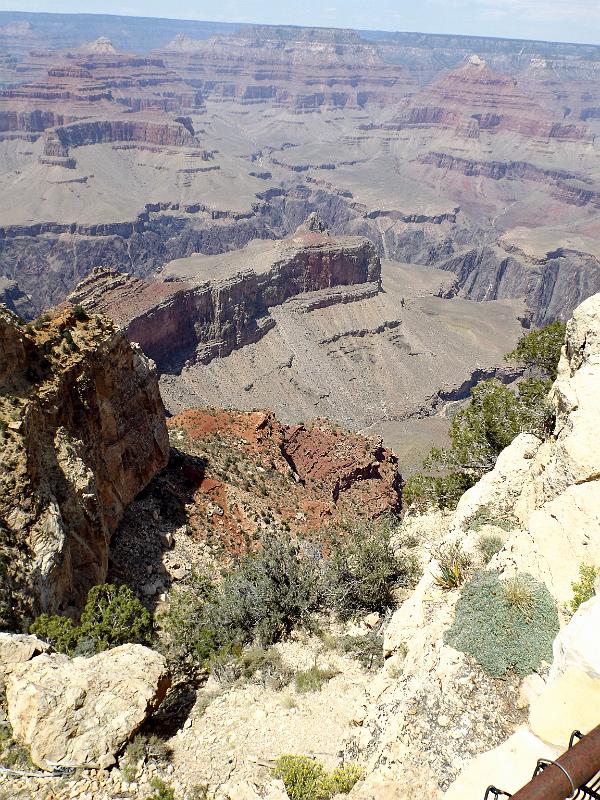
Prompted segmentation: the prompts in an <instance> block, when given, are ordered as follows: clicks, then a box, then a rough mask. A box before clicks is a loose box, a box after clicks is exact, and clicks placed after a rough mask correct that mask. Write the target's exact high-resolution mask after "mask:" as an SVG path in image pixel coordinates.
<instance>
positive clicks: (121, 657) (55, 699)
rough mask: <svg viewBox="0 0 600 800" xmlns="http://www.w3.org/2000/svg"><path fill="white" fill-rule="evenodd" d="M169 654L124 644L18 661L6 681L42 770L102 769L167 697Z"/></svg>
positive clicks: (15, 724)
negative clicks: (77, 654) (73, 655)
mask: <svg viewBox="0 0 600 800" xmlns="http://www.w3.org/2000/svg"><path fill="white" fill-rule="evenodd" d="M169 685H170V677H169V673H168V670H167V665H166V661H165V659H164V657H163V656H161V655H159V654H158V653H156V652H155V651H154V650H150V649H148V648H147V647H143V646H142V645H138V644H126V645H122V646H121V647H116V648H114V649H112V650H106V651H104V652H103V653H99V654H98V655H95V656H91V657H90V658H85V657H79V658H73V659H69V658H68V657H67V656H63V655H58V654H48V653H44V654H42V655H39V656H37V657H35V658H33V659H31V660H30V661H27V662H26V663H24V664H21V665H18V666H15V667H13V669H12V670H11V673H10V675H9V678H8V681H7V686H6V697H7V703H8V718H9V720H10V724H11V726H12V729H13V736H14V737H15V739H16V740H17V741H19V742H20V743H21V744H23V745H25V746H26V747H28V749H29V751H30V754H31V759H32V761H33V762H34V763H35V764H37V765H38V766H39V767H41V768H42V769H49V770H51V769H52V768H53V767H54V766H55V765H60V766H64V767H84V768H88V769H89V768H96V769H104V768H106V767H109V766H112V765H113V764H114V763H115V760H116V755H117V754H118V753H119V752H120V751H121V750H122V749H123V747H124V746H125V744H126V743H127V742H128V741H129V739H131V737H132V736H133V735H134V734H135V733H136V732H137V731H138V730H139V728H140V726H141V725H142V723H143V722H144V721H145V720H146V718H147V717H148V716H149V715H150V714H151V713H152V711H154V710H155V709H156V708H157V707H158V705H159V704H160V702H161V700H162V699H163V698H164V696H165V694H166V691H167V689H168V688H169Z"/></svg>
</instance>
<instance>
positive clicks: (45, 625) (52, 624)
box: [29, 614, 79, 655]
mask: <svg viewBox="0 0 600 800" xmlns="http://www.w3.org/2000/svg"><path fill="white" fill-rule="evenodd" d="M29 632H30V633H34V634H35V635H36V636H39V637H40V639H43V640H44V641H46V642H48V643H49V644H51V645H52V647H53V648H54V649H55V650H56V651H57V652H59V653H68V655H73V653H74V652H75V650H76V649H77V643H78V641H79V637H78V633H77V628H76V627H75V625H74V624H73V622H72V620H70V619H69V618H68V617H60V616H58V615H51V614H42V615H41V616H39V617H38V618H37V619H36V620H35V621H34V622H33V623H32V624H31V626H30V627H29Z"/></svg>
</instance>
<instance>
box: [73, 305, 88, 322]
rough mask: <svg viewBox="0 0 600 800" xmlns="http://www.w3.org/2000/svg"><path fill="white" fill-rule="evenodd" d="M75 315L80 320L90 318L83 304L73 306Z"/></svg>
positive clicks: (85, 320)
mask: <svg viewBox="0 0 600 800" xmlns="http://www.w3.org/2000/svg"><path fill="white" fill-rule="evenodd" d="M73 316H74V317H75V319H76V320H77V321H78V322H87V320H88V319H89V318H90V317H89V314H88V313H87V311H86V310H85V308H84V307H83V306H81V305H77V306H73Z"/></svg>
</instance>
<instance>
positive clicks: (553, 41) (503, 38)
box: [0, 9, 600, 48]
mask: <svg viewBox="0 0 600 800" xmlns="http://www.w3.org/2000/svg"><path fill="white" fill-rule="evenodd" d="M2 14H18V15H21V16H44V15H45V16H52V17H114V18H116V19H145V20H159V21H161V20H162V21H166V22H198V23H202V24H206V23H208V24H213V25H231V26H238V27H245V28H252V27H264V28H297V29H298V30H323V31H351V32H353V33H382V34H386V33H390V34H400V35H406V36H414V35H417V36H439V37H448V36H454V37H457V38H459V39H487V40H490V41H507V42H524V43H534V44H558V45H560V44H565V45H573V46H575V47H599V48H600V42H598V43H592V42H575V41H572V40H567V39H528V38H523V37H520V36H491V35H489V34H483V33H481V34H480V33H477V34H475V33H449V32H446V33H433V32H428V31H406V30H397V29H395V28H352V27H348V26H337V25H298V24H296V23H291V22H236V21H231V20H211V19H193V18H190V17H153V16H147V15H145V14H114V13H110V12H99V11H20V10H18V9H14V10H12V9H0V15H2Z"/></svg>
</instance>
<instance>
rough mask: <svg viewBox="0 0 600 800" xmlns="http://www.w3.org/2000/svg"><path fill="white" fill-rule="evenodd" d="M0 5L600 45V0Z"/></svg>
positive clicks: (65, 0) (35, 1)
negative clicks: (461, 34) (459, 34)
mask: <svg viewBox="0 0 600 800" xmlns="http://www.w3.org/2000/svg"><path fill="white" fill-rule="evenodd" d="M0 10H1V11H16V10H19V11H55V12H82V11H85V12H88V13H106V14H127V15H135V16H155V17H172V18H181V19H200V20H217V21H228V22H266V23H275V24H277V23H279V24H283V23H287V24H293V25H324V26H335V27H351V28H371V29H379V30H404V31H425V32H430V33H464V34H479V35H483V36H509V37H513V38H535V39H550V40H556V41H576V42H589V43H594V44H600V0H144V1H143V2H141V0H87V2H83V3H82V2H81V0H0Z"/></svg>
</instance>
